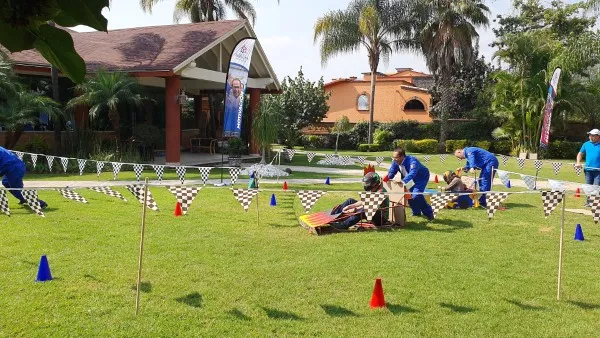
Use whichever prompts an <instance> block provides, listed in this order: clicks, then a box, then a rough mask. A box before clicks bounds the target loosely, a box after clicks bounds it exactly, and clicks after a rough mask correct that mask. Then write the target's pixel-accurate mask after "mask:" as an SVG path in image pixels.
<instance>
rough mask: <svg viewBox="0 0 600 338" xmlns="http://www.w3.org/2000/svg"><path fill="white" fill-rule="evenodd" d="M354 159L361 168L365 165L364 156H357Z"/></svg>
mask: <svg viewBox="0 0 600 338" xmlns="http://www.w3.org/2000/svg"><path fill="white" fill-rule="evenodd" d="M356 159H357V160H358V163H360V165H361V167H362V166H363V165H365V160H366V159H367V157H366V156H357V157H356Z"/></svg>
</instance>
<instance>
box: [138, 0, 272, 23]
mask: <svg viewBox="0 0 600 338" xmlns="http://www.w3.org/2000/svg"><path fill="white" fill-rule="evenodd" d="M159 1H162V0H140V6H141V7H142V9H143V10H144V11H148V12H151V11H152V8H153V7H154V5H156V4H157V3H158V2H159ZM277 3H279V0H278V1H277ZM226 8H229V9H231V10H232V11H233V12H234V13H235V15H236V16H237V17H238V18H240V19H244V20H248V21H251V22H252V24H253V25H254V23H255V21H256V10H255V9H254V6H253V5H252V4H251V3H250V2H249V1H248V0H177V2H176V3H175V11H174V12H173V20H174V21H175V22H179V20H181V18H182V17H187V18H188V19H190V21H191V22H207V21H219V20H224V19H225V9H226Z"/></svg>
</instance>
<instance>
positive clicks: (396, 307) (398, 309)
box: [385, 303, 419, 315]
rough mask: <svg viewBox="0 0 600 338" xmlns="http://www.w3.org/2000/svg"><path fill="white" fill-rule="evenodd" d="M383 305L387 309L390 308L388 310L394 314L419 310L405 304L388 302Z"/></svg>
mask: <svg viewBox="0 0 600 338" xmlns="http://www.w3.org/2000/svg"><path fill="white" fill-rule="evenodd" d="M385 305H386V306H387V308H388V310H390V312H391V313H393V314H395V315H401V314H403V313H414V312H419V310H417V309H415V308H412V307H410V306H405V305H400V304H390V303H386V304H385Z"/></svg>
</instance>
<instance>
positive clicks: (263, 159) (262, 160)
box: [260, 147, 267, 164]
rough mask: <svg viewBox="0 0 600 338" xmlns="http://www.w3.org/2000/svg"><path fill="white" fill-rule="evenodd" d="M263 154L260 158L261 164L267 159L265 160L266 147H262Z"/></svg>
mask: <svg viewBox="0 0 600 338" xmlns="http://www.w3.org/2000/svg"><path fill="white" fill-rule="evenodd" d="M261 155H262V157H261V159H260V164H266V163H267V160H265V147H262V148H261Z"/></svg>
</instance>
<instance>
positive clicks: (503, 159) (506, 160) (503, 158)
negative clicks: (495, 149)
mask: <svg viewBox="0 0 600 338" xmlns="http://www.w3.org/2000/svg"><path fill="white" fill-rule="evenodd" d="M500 158H501V159H502V165H506V162H508V156H506V155H500Z"/></svg>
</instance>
